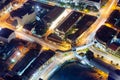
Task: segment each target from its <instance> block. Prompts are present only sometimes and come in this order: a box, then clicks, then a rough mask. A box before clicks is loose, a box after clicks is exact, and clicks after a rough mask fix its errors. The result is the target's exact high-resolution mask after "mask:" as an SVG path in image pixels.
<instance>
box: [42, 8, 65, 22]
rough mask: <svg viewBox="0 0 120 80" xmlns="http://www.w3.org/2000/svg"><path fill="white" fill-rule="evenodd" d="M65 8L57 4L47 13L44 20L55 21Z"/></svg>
mask: <svg viewBox="0 0 120 80" xmlns="http://www.w3.org/2000/svg"><path fill="white" fill-rule="evenodd" d="M64 10H65V8H62V7H58V6H55V8H53V9H52V10H51V11H50V12H49V13H48V14H47V15H45V16H44V18H43V19H44V20H45V21H47V22H52V21H54V20H55V19H56V18H57V17H58V16H59V15H60V14H61V13H62V12H63V11H64Z"/></svg>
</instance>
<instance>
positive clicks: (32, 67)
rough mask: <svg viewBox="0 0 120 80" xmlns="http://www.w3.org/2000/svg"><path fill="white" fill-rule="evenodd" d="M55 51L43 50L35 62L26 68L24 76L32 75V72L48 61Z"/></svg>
mask: <svg viewBox="0 0 120 80" xmlns="http://www.w3.org/2000/svg"><path fill="white" fill-rule="evenodd" d="M54 54H55V52H53V51H51V50H48V51H44V52H42V53H41V54H40V55H39V56H38V57H37V58H36V59H35V60H34V62H33V63H32V64H31V65H30V66H29V67H28V68H27V69H26V70H25V72H24V73H23V74H22V76H25V77H28V78H29V77H31V76H32V74H33V73H34V72H35V71H36V70H37V69H38V68H39V67H40V66H42V65H43V64H44V63H45V62H46V61H48V60H49V59H50V58H51V57H52V56H53V55H54Z"/></svg>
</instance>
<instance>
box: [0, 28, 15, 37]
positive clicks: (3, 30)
mask: <svg viewBox="0 0 120 80" xmlns="http://www.w3.org/2000/svg"><path fill="white" fill-rule="evenodd" d="M13 32H14V31H13V30H10V29H8V28H1V29H0V36H1V37H4V38H8V37H9V36H10V35H11V33H13Z"/></svg>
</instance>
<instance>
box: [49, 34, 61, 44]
mask: <svg viewBox="0 0 120 80" xmlns="http://www.w3.org/2000/svg"><path fill="white" fill-rule="evenodd" d="M48 40H50V41H53V42H56V43H62V39H61V38H60V37H59V36H57V35H56V34H50V35H49V36H48Z"/></svg>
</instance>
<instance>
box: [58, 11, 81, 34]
mask: <svg viewBox="0 0 120 80" xmlns="http://www.w3.org/2000/svg"><path fill="white" fill-rule="evenodd" d="M80 16H82V13H80V12H76V11H72V12H71V13H70V15H69V16H68V18H66V20H65V21H63V23H61V24H60V25H59V26H58V28H57V29H58V30H59V31H62V32H64V33H66V32H67V31H68V30H69V29H70V28H71V26H72V25H73V24H74V23H75V22H76V21H77V20H78V18H79V17H80Z"/></svg>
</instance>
